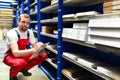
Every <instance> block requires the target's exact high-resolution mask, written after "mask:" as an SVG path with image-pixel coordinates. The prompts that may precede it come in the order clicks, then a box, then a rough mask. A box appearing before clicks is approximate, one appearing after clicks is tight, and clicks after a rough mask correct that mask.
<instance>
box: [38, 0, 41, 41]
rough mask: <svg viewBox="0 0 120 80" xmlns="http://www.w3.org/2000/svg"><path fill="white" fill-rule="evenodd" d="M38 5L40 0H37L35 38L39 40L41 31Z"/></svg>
mask: <svg viewBox="0 0 120 80" xmlns="http://www.w3.org/2000/svg"><path fill="white" fill-rule="evenodd" d="M40 5H41V2H40V0H37V39H38V42H39V41H40V39H41V38H40V31H41V24H40V20H41V15H40Z"/></svg>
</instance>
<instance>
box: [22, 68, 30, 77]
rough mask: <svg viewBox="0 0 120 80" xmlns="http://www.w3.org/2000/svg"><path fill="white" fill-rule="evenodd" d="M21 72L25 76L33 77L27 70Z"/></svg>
mask: <svg viewBox="0 0 120 80" xmlns="http://www.w3.org/2000/svg"><path fill="white" fill-rule="evenodd" d="M20 72H22V74H23V75H24V76H31V75H32V73H30V72H28V71H27V70H25V69H22V70H21V71H20Z"/></svg>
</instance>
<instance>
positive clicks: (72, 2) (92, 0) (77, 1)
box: [22, 0, 119, 80]
mask: <svg viewBox="0 0 120 80" xmlns="http://www.w3.org/2000/svg"><path fill="white" fill-rule="evenodd" d="M23 2H24V0H23V1H22V3H23ZM28 2H30V0H29V1H28ZM44 2H45V3H47V2H49V0H37V3H36V2H34V3H30V4H29V6H30V7H32V6H34V5H36V4H37V12H33V13H30V15H31V16H33V15H37V20H36V21H31V24H37V38H38V41H43V38H42V37H44V38H45V37H48V38H52V39H55V40H57V51H56V50H54V49H51V48H50V47H47V49H48V50H50V51H52V52H53V53H55V54H56V55H57V59H58V60H57V65H56V64H54V63H53V62H52V61H50V60H49V59H48V60H46V61H47V62H48V63H49V64H51V66H53V67H54V68H55V69H56V70H57V76H56V78H54V77H53V76H52V75H51V73H49V71H47V70H46V69H45V68H44V66H42V65H40V68H41V69H43V71H44V72H45V73H46V74H47V75H48V76H49V78H50V79H51V80H55V79H57V80H62V79H63V76H62V75H64V76H66V77H67V74H65V73H62V69H63V64H62V63H63V61H62V60H63V58H64V59H66V60H68V61H70V62H71V63H72V64H73V65H74V64H75V65H77V66H79V67H82V68H84V69H85V70H87V71H89V72H91V73H93V74H95V75H97V76H99V77H101V78H103V79H105V80H114V79H115V80H118V79H119V71H116V69H117V68H111V67H108V68H107V70H108V71H109V72H111V73H110V74H111V75H108V74H107V75H106V74H104V73H102V72H99V71H97V70H95V69H93V68H89V67H87V66H86V65H83V64H80V63H79V62H78V61H76V60H73V59H72V58H70V57H69V56H65V55H63V54H64V52H63V42H68V43H73V44H77V45H79V46H86V47H87V48H86V49H88V48H94V49H98V50H102V51H108V52H109V50H111V49H112V51H113V52H115V51H116V50H117V52H118V53H119V49H116V48H112V47H108V46H103V45H102V48H101V46H100V45H98V44H95V43H89V42H85V41H80V40H74V39H69V38H65V37H62V29H63V28H64V27H63V24H64V23H73V22H81V21H89V19H92V18H93V17H85V16H84V17H80V18H74V17H73V18H64V17H63V13H64V12H63V11H64V10H63V9H64V6H72V7H85V6H88V5H94V4H97V3H102V2H103V0H58V3H57V4H54V5H50V4H49V5H48V6H46V5H43V4H42V3H44ZM49 3H50V2H49ZM30 7H29V8H30ZM23 8H24V6H23V5H22V12H24V11H23ZM29 10H30V9H29ZM52 13H57V17H52V18H51V17H50V18H46V19H44V18H43V17H44V14H45V15H46V14H52ZM102 16H103V15H96V16H94V18H102ZM117 16H119V14H118V15H117V14H115V15H106V16H105V17H106V18H108V17H117ZM45 24H57V26H58V29H57V30H58V36H56V35H53V34H48V33H42V32H41V28H42V26H43V25H45ZM48 38H47V39H48ZM44 40H45V41H47V40H46V39H44ZM77 47H78V46H77ZM107 49H108V50H107ZM110 52H111V51H110ZM117 52H116V53H117ZM84 60H86V59H84ZM112 69H113V70H112ZM117 70H118V69H117ZM112 74H113V75H112ZM115 77H116V78H115ZM68 79H71V78H68Z"/></svg>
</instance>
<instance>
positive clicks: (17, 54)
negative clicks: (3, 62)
mask: <svg viewBox="0 0 120 80" xmlns="http://www.w3.org/2000/svg"><path fill="white" fill-rule="evenodd" d="M9 46H10V48H11V51H12V54H13V55H14V57H22V56H27V55H29V54H31V53H34V52H35V51H36V50H37V46H38V45H36V44H34V47H33V48H31V49H26V50H19V49H18V45H17V43H13V44H10V45H9Z"/></svg>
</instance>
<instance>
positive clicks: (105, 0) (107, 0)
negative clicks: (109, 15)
mask: <svg viewBox="0 0 120 80" xmlns="http://www.w3.org/2000/svg"><path fill="white" fill-rule="evenodd" d="M110 1H120V0H104V2H110Z"/></svg>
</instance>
